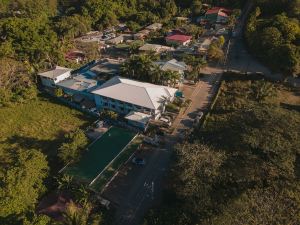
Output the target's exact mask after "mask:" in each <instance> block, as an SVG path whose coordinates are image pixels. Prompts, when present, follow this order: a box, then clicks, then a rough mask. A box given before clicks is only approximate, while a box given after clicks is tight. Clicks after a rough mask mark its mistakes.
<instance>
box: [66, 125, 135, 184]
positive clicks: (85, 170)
mask: <svg viewBox="0 0 300 225" xmlns="http://www.w3.org/2000/svg"><path fill="white" fill-rule="evenodd" d="M135 135H136V133H134V132H130V131H128V130H125V129H123V128H119V127H112V128H110V129H109V130H108V131H107V132H106V133H105V134H104V135H103V136H102V137H101V138H99V139H98V140H97V141H96V142H94V143H93V144H92V145H91V146H89V148H88V151H87V152H86V153H85V154H84V155H83V157H82V158H81V159H80V161H79V162H78V163H76V164H74V165H71V166H68V167H67V168H66V169H65V170H64V173H66V174H68V175H71V176H74V177H75V178H76V179H78V180H80V181H83V182H87V183H90V182H91V181H92V180H93V179H94V178H96V177H97V175H98V174H99V173H100V172H101V171H103V169H104V168H105V167H106V166H107V165H108V164H109V163H110V162H111V161H112V160H113V159H114V158H115V157H116V156H117V155H118V154H119V153H120V152H121V151H122V150H123V149H124V147H125V146H126V145H127V144H128V143H129V142H130V141H131V140H132V139H133V137H134V136H135Z"/></svg>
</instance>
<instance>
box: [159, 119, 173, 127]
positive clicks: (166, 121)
mask: <svg viewBox="0 0 300 225" xmlns="http://www.w3.org/2000/svg"><path fill="white" fill-rule="evenodd" d="M159 120H160V121H161V122H163V123H164V124H166V125H168V126H169V127H170V126H171V125H172V122H171V121H170V119H169V118H165V117H161V118H160V119H159Z"/></svg>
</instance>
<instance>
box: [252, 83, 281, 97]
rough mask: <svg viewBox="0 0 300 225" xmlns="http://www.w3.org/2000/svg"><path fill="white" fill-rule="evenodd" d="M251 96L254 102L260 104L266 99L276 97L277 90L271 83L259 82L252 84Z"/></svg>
mask: <svg viewBox="0 0 300 225" xmlns="http://www.w3.org/2000/svg"><path fill="white" fill-rule="evenodd" d="M252 94H253V97H254V99H255V100H256V101H258V102H262V101H265V100H266V99H267V98H272V97H275V96H276V95H277V90H276V87H275V86H274V85H273V84H272V83H270V82H266V81H264V80H260V81H256V82H254V84H253V88H252Z"/></svg>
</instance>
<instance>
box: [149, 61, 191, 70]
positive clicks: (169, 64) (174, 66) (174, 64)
mask: <svg viewBox="0 0 300 225" xmlns="http://www.w3.org/2000/svg"><path fill="white" fill-rule="evenodd" d="M155 64H156V65H158V66H159V67H160V68H161V69H162V70H164V71H168V70H170V71H175V72H179V73H182V72H184V71H185V70H187V65H186V64H185V62H180V61H177V60H176V59H171V60H169V61H166V62H163V61H158V62H155Z"/></svg>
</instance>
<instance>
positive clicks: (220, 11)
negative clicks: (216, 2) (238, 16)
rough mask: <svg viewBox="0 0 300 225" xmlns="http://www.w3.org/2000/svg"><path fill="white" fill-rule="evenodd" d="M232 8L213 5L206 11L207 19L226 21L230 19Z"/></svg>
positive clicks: (213, 21) (210, 20) (217, 21)
mask: <svg viewBox="0 0 300 225" xmlns="http://www.w3.org/2000/svg"><path fill="white" fill-rule="evenodd" d="M230 14H231V10H229V9H226V8H222V7H213V8H211V9H208V10H207V11H206V13H205V20H208V21H209V22H211V23H224V22H227V21H228V17H229V15H230Z"/></svg>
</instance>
